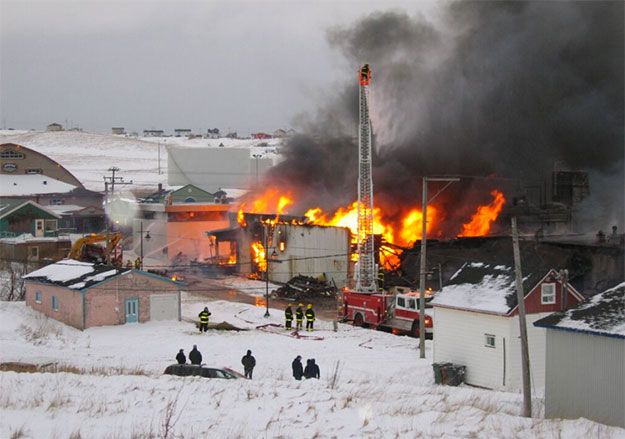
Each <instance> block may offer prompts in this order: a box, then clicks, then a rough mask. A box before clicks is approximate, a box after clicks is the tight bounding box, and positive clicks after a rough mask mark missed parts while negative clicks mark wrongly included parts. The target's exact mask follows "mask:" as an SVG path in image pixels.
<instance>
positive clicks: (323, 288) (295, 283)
mask: <svg viewBox="0 0 625 439" xmlns="http://www.w3.org/2000/svg"><path fill="white" fill-rule="evenodd" d="M275 293H276V295H277V296H278V297H283V298H288V299H294V300H300V299H308V298H315V297H335V296H336V286H335V285H331V284H329V283H328V282H327V281H325V280H320V279H317V278H314V277H310V276H302V275H298V276H295V277H294V278H292V279H291V280H290V281H288V282H287V283H286V284H285V285H284V286H281V287H280V288H278V289H277V290H276V291H275Z"/></svg>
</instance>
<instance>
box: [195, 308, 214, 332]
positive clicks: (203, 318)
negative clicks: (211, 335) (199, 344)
mask: <svg viewBox="0 0 625 439" xmlns="http://www.w3.org/2000/svg"><path fill="white" fill-rule="evenodd" d="M210 315H211V312H210V311H209V310H208V307H204V311H202V312H201V313H199V314H198V315H197V316H198V317H199V318H200V334H201V333H202V332H206V331H208V316H210Z"/></svg>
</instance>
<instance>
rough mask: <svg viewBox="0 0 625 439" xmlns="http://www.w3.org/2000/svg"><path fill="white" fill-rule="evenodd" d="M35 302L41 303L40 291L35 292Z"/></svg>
mask: <svg viewBox="0 0 625 439" xmlns="http://www.w3.org/2000/svg"><path fill="white" fill-rule="evenodd" d="M35 302H36V303H41V291H39V290H37V291H35Z"/></svg>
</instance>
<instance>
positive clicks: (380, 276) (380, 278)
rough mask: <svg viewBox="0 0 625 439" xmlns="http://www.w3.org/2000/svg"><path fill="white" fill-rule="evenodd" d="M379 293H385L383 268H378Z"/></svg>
mask: <svg viewBox="0 0 625 439" xmlns="http://www.w3.org/2000/svg"><path fill="white" fill-rule="evenodd" d="M378 291H379V292H380V293H381V292H382V291H384V270H382V267H379V268H378Z"/></svg>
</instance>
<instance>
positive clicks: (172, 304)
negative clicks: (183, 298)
mask: <svg viewBox="0 0 625 439" xmlns="http://www.w3.org/2000/svg"><path fill="white" fill-rule="evenodd" d="M150 320H178V294H154V295H152V296H150Z"/></svg>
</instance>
